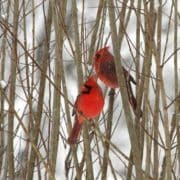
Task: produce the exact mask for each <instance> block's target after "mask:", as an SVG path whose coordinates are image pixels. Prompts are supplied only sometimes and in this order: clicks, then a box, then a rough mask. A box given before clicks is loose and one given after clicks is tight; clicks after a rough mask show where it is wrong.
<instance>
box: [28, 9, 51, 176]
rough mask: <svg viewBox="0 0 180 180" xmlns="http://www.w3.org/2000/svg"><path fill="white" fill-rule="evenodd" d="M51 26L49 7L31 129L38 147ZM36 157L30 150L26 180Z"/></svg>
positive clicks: (30, 173) (32, 169)
mask: <svg viewBox="0 0 180 180" xmlns="http://www.w3.org/2000/svg"><path fill="white" fill-rule="evenodd" d="M51 24H52V9H51V7H50V6H49V9H48V16H47V21H46V19H45V30H46V32H45V42H44V49H43V55H42V60H43V63H42V72H41V74H40V85H39V97H38V105H37V113H36V116H35V124H34V129H33V139H34V144H35V146H37V145H38V139H39V132H40V124H41V118H42V111H43V100H44V91H45V82H46V76H45V74H46V71H47V66H48V61H49V45H50V35H51ZM36 158H37V156H36V153H35V152H34V149H31V152H30V159H29V167H28V168H29V171H28V174H27V178H28V179H33V172H34V167H35V160H36Z"/></svg>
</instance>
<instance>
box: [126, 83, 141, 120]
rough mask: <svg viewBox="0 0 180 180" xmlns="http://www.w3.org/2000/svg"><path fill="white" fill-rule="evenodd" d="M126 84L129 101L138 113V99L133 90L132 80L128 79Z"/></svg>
mask: <svg viewBox="0 0 180 180" xmlns="http://www.w3.org/2000/svg"><path fill="white" fill-rule="evenodd" d="M126 85H127V92H128V98H129V102H130V104H131V106H132V108H133V111H134V112H135V114H136V109H137V100H136V98H135V96H134V94H133V90H132V86H131V83H130V81H126ZM141 116H142V110H140V117H141Z"/></svg>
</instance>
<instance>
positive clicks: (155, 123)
mask: <svg viewBox="0 0 180 180" xmlns="http://www.w3.org/2000/svg"><path fill="white" fill-rule="evenodd" d="M161 29H162V1H161V0H160V1H159V8H158V14H157V53H156V56H155V60H156V78H157V81H156V90H155V105H154V117H153V128H154V139H155V140H157V141H158V137H159V136H158V134H159V105H160V98H159V96H160V81H159V79H160V63H161ZM153 144H154V154H153V156H154V157H153V158H154V159H153V162H154V167H153V175H154V177H153V178H154V179H155V180H156V179H158V176H159V156H158V149H159V148H158V144H157V143H156V141H154V142H153Z"/></svg>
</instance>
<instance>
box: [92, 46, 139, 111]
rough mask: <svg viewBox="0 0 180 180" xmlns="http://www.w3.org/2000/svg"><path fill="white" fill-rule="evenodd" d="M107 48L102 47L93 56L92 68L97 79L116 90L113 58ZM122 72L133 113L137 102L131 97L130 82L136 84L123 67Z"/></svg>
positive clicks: (116, 81)
mask: <svg viewBox="0 0 180 180" xmlns="http://www.w3.org/2000/svg"><path fill="white" fill-rule="evenodd" d="M108 48H109V47H104V48H102V49H100V50H98V51H97V52H96V53H95V55H94V67H95V71H96V74H97V76H98V77H99V79H100V80H101V81H102V82H104V83H105V84H106V85H107V86H108V87H110V88H113V89H114V88H118V87H119V84H118V80H117V75H116V69H115V63H114V56H113V55H112V54H111V53H110V52H109V51H108ZM123 72H124V76H125V80H126V86H127V91H128V98H129V102H130V104H131V106H132V108H133V110H134V111H135V110H136V108H137V101H136V99H135V97H134V95H133V91H132V87H131V82H132V83H134V84H136V81H135V80H134V79H133V77H132V76H131V75H130V74H129V72H128V71H127V70H126V69H125V68H124V67H123Z"/></svg>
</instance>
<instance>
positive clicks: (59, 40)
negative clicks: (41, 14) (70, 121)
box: [50, 1, 67, 176]
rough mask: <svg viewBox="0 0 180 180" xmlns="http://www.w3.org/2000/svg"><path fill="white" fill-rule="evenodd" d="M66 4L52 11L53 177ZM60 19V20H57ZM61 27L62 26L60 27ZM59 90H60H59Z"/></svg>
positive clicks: (56, 145) (58, 122)
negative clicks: (53, 37)
mask: <svg viewBox="0 0 180 180" xmlns="http://www.w3.org/2000/svg"><path fill="white" fill-rule="evenodd" d="M66 4H67V1H62V2H59V3H58V1H53V4H52V9H53V12H54V13H53V18H54V27H55V35H56V51H55V53H56V59H55V65H54V66H55V80H54V83H55V84H56V87H57V88H56V89H54V98H53V115H52V128H51V140H50V141H51V146H50V147H51V148H50V164H51V170H52V173H53V175H54V176H55V168H56V159H57V151H58V144H59V128H60V121H59V119H60V93H59V91H58V90H59V89H60V88H61V74H62V73H61V72H62V71H64V70H63V57H62V53H63V42H64V41H63V37H64V33H63V28H64V27H65V24H64V19H65V18H64V17H65V14H66ZM57 17H58V18H57ZM60 25H61V26H60ZM57 89H58V90H57Z"/></svg>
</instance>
